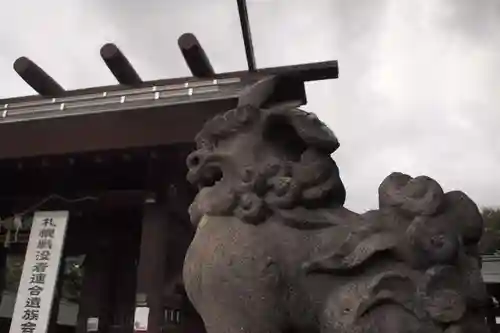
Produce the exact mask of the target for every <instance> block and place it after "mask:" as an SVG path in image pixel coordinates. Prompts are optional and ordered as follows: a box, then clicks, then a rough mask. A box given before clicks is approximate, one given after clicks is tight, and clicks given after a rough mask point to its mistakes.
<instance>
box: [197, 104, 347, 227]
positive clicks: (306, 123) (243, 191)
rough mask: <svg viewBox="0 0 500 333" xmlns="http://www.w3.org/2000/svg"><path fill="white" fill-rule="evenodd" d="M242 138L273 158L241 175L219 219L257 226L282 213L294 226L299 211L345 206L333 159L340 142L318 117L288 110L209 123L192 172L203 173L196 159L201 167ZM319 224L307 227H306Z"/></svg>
mask: <svg viewBox="0 0 500 333" xmlns="http://www.w3.org/2000/svg"><path fill="white" fill-rule="evenodd" d="M241 133H251V137H252V139H255V140H256V141H262V143H264V144H265V145H266V146H267V147H272V154H263V155H260V156H258V158H257V159H256V161H255V162H256V163H252V164H251V165H248V166H245V168H243V169H242V170H239V171H240V177H239V180H238V181H237V182H233V184H232V188H231V189H228V190H229V191H230V192H231V193H230V194H229V195H226V200H230V201H232V202H231V203H230V204H229V203H226V204H225V205H224V206H225V208H226V209H225V210H226V211H224V212H221V211H217V213H218V214H219V215H221V213H224V214H223V215H231V214H232V215H234V216H236V217H238V218H240V219H241V220H243V221H245V222H248V223H253V224H257V223H260V222H263V221H265V220H266V219H267V218H268V217H269V216H270V215H272V214H274V213H280V215H281V216H283V215H286V216H289V217H290V218H289V219H286V221H288V222H291V223H293V222H294V221H291V220H297V213H298V212H297V210H304V209H311V210H312V209H314V210H317V209H321V208H334V207H338V206H342V205H343V204H344V201H345V197H346V192H345V188H344V185H343V184H342V181H341V179H340V176H339V170H338V168H337V165H336V163H335V162H334V161H333V160H332V158H331V157H330V154H331V153H333V152H334V151H335V150H336V149H337V148H338V146H339V144H338V141H337V138H336V137H335V135H334V134H333V133H332V132H331V131H330V130H329V129H328V128H327V127H326V126H325V125H324V124H323V123H322V122H321V121H320V120H319V119H318V118H317V117H316V116H315V115H314V114H312V113H308V112H305V111H302V110H300V109H297V108H292V107H290V106H289V105H280V106H277V107H274V108H270V109H259V108H255V107H251V106H245V107H239V108H236V109H233V110H230V111H228V112H226V113H224V114H221V115H218V116H216V117H215V118H213V119H212V120H210V121H209V122H207V123H206V124H205V126H204V128H203V129H202V131H201V132H200V133H199V134H198V136H197V137H196V143H197V151H195V152H194V153H193V154H192V155H191V156H190V158H188V166H189V167H190V170H191V171H190V172H192V171H193V168H196V167H198V165H195V163H193V156H195V159H196V160H197V161H199V159H200V156H206V155H210V154H212V153H213V152H214V151H217V150H218V149H219V143H220V142H223V141H225V140H232V139H234V136H235V135H236V134H241ZM248 153H249V154H250V153H251V152H248ZM189 178H190V177H189V175H188V179H189ZM191 178H192V177H191ZM190 180H191V179H190ZM192 182H196V181H195V180H192ZM287 211H288V214H287ZM292 211H293V214H291V212H292ZM314 222H315V221H308V223H307V222H305V221H302V223H301V226H302V227H304V225H303V224H304V223H307V224H308V225H313V224H314Z"/></svg>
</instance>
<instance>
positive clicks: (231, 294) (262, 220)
mask: <svg viewBox="0 0 500 333" xmlns="http://www.w3.org/2000/svg"><path fill="white" fill-rule="evenodd" d="M196 143H197V150H196V151H194V152H193V153H192V154H191V155H190V156H189V157H188V160H187V164H188V168H189V172H188V180H189V181H190V182H191V183H193V184H195V185H197V186H198V188H199V192H198V194H197V196H196V198H195V199H194V202H193V203H192V205H191V207H190V215H191V219H192V222H193V223H194V224H195V225H196V226H197V231H196V235H195V237H194V240H193V242H192V244H191V246H190V248H189V250H188V253H187V255H186V259H185V265H184V283H185V287H186V290H187V293H188V296H189V298H190V299H191V301H192V302H193V304H194V306H195V307H196V309H197V310H198V312H199V313H200V315H201V317H202V318H203V321H204V323H205V326H206V329H207V331H208V332H209V333H236V332H245V333H278V332H279V333H281V332H285V333H287V332H294V333H299V332H308V333H309V332H312V333H314V332H317V333H320V332H321V333H323V332H329V333H330V332H331V333H417V332H418V333H442V332H445V333H458V332H463V333H481V332H488V327H487V325H486V322H485V315H484V313H483V310H484V307H485V304H486V300H487V292H486V289H485V285H484V283H483V281H482V277H481V271H480V267H481V262H480V258H479V255H478V253H477V244H478V241H479V239H480V238H481V234H482V228H483V226H482V218H481V214H480V212H479V210H478V208H477V206H476V205H475V204H474V202H472V201H471V199H469V198H468V197H467V196H466V195H465V194H464V193H462V192H459V191H453V192H447V193H445V192H443V189H442V188H441V186H440V185H439V184H438V183H437V182H436V181H434V180H433V179H431V178H429V177H424V176H420V177H416V178H412V177H410V176H408V175H405V174H402V173H393V174H391V175H390V176H388V177H387V178H386V179H385V180H384V181H383V182H382V184H381V185H380V187H379V193H378V195H379V209H378V210H373V211H368V212H366V213H364V214H356V213H354V212H351V211H349V210H348V209H346V208H344V207H343V204H344V200H345V197H346V191H345V188H344V185H343V184H342V181H341V179H340V177H339V170H338V168H337V165H336V164H335V162H334V161H333V160H332V158H331V156H330V155H331V154H332V153H333V152H334V151H335V150H336V149H337V148H338V147H339V143H338V141H337V138H336V137H335V135H334V134H333V133H332V132H331V131H330V130H329V129H328V128H327V127H326V126H325V125H324V124H323V123H322V122H321V121H320V120H318V118H317V117H316V116H315V115H314V114H311V113H307V112H304V111H301V110H299V109H297V108H296V105H290V104H288V105H287V104H280V105H277V106H274V107H271V108H268V109H261V108H256V107H252V106H245V107H238V108H236V109H234V110H230V111H228V112H226V113H225V114H222V115H218V116H216V117H215V118H214V119H212V120H211V121H209V122H208V123H206V124H205V126H204V128H203V129H202V131H201V132H200V133H199V134H198V136H197V138H196Z"/></svg>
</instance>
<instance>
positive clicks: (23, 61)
mask: <svg viewBox="0 0 500 333" xmlns="http://www.w3.org/2000/svg"><path fill="white" fill-rule="evenodd" d="M14 70H15V71H16V72H17V74H19V76H20V77H21V78H22V79H23V80H24V81H25V82H26V83H27V84H28V85H29V86H30V87H31V88H33V89H34V90H35V91H36V92H37V93H38V94H40V95H41V96H43V97H52V98H54V97H60V96H62V95H63V94H64V92H65V90H64V89H63V88H62V87H61V86H60V85H59V84H58V83H57V82H56V81H55V80H54V79H53V78H52V77H51V76H50V75H48V74H47V73H46V72H45V71H44V70H43V69H41V68H40V67H38V65H37V64H35V63H34V62H33V61H31V60H30V59H28V58H26V57H20V58H18V59H17V60H16V61H15V62H14Z"/></svg>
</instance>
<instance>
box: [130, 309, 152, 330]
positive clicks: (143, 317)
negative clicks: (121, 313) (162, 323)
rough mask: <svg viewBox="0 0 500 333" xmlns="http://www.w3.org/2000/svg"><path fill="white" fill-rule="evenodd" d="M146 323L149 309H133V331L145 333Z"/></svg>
mask: <svg viewBox="0 0 500 333" xmlns="http://www.w3.org/2000/svg"><path fill="white" fill-rule="evenodd" d="M148 321H149V308H147V307H139V308H135V316H134V331H136V332H147V331H148Z"/></svg>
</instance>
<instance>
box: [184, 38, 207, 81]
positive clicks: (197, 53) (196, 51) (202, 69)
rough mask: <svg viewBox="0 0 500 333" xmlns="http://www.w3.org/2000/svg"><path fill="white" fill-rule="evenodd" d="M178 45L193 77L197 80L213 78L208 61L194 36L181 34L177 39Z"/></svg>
mask: <svg viewBox="0 0 500 333" xmlns="http://www.w3.org/2000/svg"><path fill="white" fill-rule="evenodd" d="M178 44H179V48H180V49H181V52H182V55H183V57H184V60H185V61H186V64H187V66H188V67H189V70H190V71H191V74H193V76H195V77H198V78H211V77H214V76H215V72H214V69H213V67H212V65H211V64H210V60H209V59H208V57H207V54H206V53H205V50H203V47H202V46H201V44H200V42H199V41H198V39H197V38H196V36H195V35H193V34H191V33H185V34H182V36H180V37H179V40H178Z"/></svg>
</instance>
